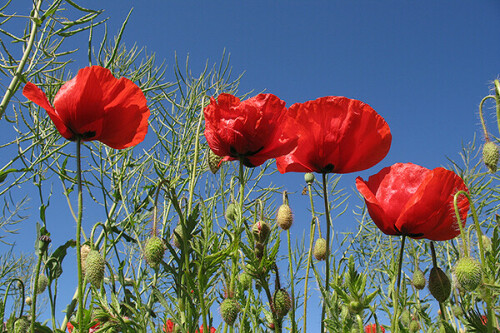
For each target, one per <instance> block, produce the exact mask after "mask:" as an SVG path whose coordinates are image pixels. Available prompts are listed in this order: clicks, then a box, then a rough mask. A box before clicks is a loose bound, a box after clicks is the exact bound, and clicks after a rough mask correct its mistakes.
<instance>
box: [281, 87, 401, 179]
mask: <svg viewBox="0 0 500 333" xmlns="http://www.w3.org/2000/svg"><path fill="white" fill-rule="evenodd" d="M286 133H287V135H294V134H297V135H298V136H299V141H298V144H297V148H296V149H295V150H294V151H292V152H291V153H290V154H288V155H286V156H282V157H279V158H277V159H276V164H277V167H278V170H279V172H281V173H285V172H291V171H292V172H318V173H330V172H334V173H350V172H356V171H361V170H365V169H368V168H370V167H372V166H374V165H375V164H377V163H378V162H380V161H381V160H382V159H383V158H384V157H385V156H386V155H387V153H388V152H389V148H390V146H391V141H392V135H391V131H390V129H389V126H388V125H387V123H386V122H385V120H384V118H382V117H381V116H380V115H379V114H378V113H377V112H375V110H373V109H372V108H371V107H370V106H369V105H368V104H365V103H363V102H361V101H358V100H354V99H349V98H346V97H337V96H327V97H322V98H318V99H316V100H314V101H308V102H305V103H296V104H293V105H292V106H291V107H290V108H289V110H288V118H287V123H286Z"/></svg>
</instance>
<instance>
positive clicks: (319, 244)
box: [313, 238, 327, 260]
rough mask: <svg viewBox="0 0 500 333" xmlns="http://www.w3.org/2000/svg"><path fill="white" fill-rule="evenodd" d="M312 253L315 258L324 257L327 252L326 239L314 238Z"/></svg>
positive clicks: (320, 258) (321, 258)
mask: <svg viewBox="0 0 500 333" xmlns="http://www.w3.org/2000/svg"><path fill="white" fill-rule="evenodd" d="M313 254H314V258H316V259H317V260H325V259H326V254H327V249H326V239H324V238H318V239H316V242H315V243H314V249H313Z"/></svg>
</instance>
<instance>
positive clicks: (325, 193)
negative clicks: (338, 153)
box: [321, 173, 332, 332]
mask: <svg viewBox="0 0 500 333" xmlns="http://www.w3.org/2000/svg"><path fill="white" fill-rule="evenodd" d="M322 175H323V199H324V202H325V216H326V258H325V267H326V276H325V293H326V294H328V290H329V289H330V283H329V282H330V231H331V229H332V225H331V224H332V222H331V219H330V209H329V204H328V191H327V183H326V173H323V174H322ZM325 314H326V302H323V306H322V310H321V332H324V331H325Z"/></svg>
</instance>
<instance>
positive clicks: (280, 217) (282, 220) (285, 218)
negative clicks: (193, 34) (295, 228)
mask: <svg viewBox="0 0 500 333" xmlns="http://www.w3.org/2000/svg"><path fill="white" fill-rule="evenodd" d="M276 222H277V223H278V225H279V226H280V228H281V229H283V230H288V229H290V227H291V226H292V223H293V214H292V210H291V209H290V206H288V205H287V204H282V205H281V206H280V208H279V209H278V213H277V214H276Z"/></svg>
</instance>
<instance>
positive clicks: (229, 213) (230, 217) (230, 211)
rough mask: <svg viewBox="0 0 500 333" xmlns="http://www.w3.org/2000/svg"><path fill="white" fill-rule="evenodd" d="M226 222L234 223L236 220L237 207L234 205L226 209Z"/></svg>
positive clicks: (231, 204)
mask: <svg viewBox="0 0 500 333" xmlns="http://www.w3.org/2000/svg"><path fill="white" fill-rule="evenodd" d="M225 216H226V220H227V221H228V222H233V221H234V219H235V218H236V205H235V204H234V203H232V202H231V203H230V204H229V205H228V206H227V208H226V214H225Z"/></svg>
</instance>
